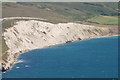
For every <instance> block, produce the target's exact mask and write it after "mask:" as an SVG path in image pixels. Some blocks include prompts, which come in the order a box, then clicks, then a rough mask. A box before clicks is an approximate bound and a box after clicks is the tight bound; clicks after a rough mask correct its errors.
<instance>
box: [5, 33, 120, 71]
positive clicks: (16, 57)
mask: <svg viewBox="0 0 120 80" xmlns="http://www.w3.org/2000/svg"><path fill="white" fill-rule="evenodd" d="M114 36H116V37H117V36H120V35H106V36H99V37H93V38H89V39H84V40H91V39H97V38H107V37H114ZM84 40H79V41H84ZM73 42H78V41H73ZM70 43H72V42H70ZM63 44H68V43H63ZM57 45H62V44H57ZM57 45H49V46H46V47H43V48H48V47H53V46H57ZM37 49H42V48H37ZM31 50H36V49H31ZM31 50H24V51H19V53H15V55H14V60H15V61H14V62H13V64H11V66H10V68H8V69H6V71H5V72H7V71H9V69H12V67H13V66H14V65H15V64H17V63H19V60H18V58H19V55H21V54H24V53H25V52H29V51H31Z"/></svg>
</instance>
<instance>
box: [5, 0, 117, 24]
mask: <svg viewBox="0 0 120 80" xmlns="http://www.w3.org/2000/svg"><path fill="white" fill-rule="evenodd" d="M117 15H118V3H117V2H116V3H115V2H109V3H108V2H105V3H100V2H99V3H93V2H92V3H83V2H71V3H70V2H66V3H61V2H59V3H58V2H53V3H52V2H51V3H47V2H46V3H40V2H39V3H33V2H32V3H31V2H24V3H22V2H19V3H3V17H18V16H27V17H40V18H45V19H47V20H48V21H49V22H53V23H59V22H81V21H86V20H87V19H91V18H93V17H96V16H117Z"/></svg>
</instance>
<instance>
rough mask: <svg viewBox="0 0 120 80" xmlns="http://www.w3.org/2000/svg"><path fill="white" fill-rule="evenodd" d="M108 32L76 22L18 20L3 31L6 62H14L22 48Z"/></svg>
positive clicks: (47, 44) (79, 38)
mask: <svg viewBox="0 0 120 80" xmlns="http://www.w3.org/2000/svg"><path fill="white" fill-rule="evenodd" d="M108 33H109V29H107V28H99V27H94V26H90V25H83V24H77V23H59V24H52V23H48V22H42V21H36V20H29V21H19V22H17V23H16V25H14V26H13V27H11V28H8V29H6V32H4V33H3V35H4V39H5V41H6V44H7V46H8V48H9V50H8V53H9V57H8V63H7V64H6V68H7V67H10V64H12V63H13V62H15V58H14V56H15V54H16V53H19V52H20V51H24V50H32V49H37V48H43V47H46V46H51V45H56V44H63V43H67V42H69V41H70V42H73V41H79V40H84V39H89V38H96V37H101V36H105V35H107V34H108Z"/></svg>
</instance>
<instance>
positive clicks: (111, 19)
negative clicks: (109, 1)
mask: <svg viewBox="0 0 120 80" xmlns="http://www.w3.org/2000/svg"><path fill="white" fill-rule="evenodd" d="M86 21H89V22H91V23H96V24H100V25H118V16H96V17H94V18H91V19H88V20H86Z"/></svg>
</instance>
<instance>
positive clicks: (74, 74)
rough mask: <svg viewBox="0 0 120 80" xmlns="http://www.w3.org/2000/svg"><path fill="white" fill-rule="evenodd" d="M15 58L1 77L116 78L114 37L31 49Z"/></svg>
mask: <svg viewBox="0 0 120 80" xmlns="http://www.w3.org/2000/svg"><path fill="white" fill-rule="evenodd" d="M18 60H19V63H17V64H15V65H14V66H13V68H12V69H11V70H9V71H8V72H6V73H4V74H3V75H2V77H3V78H118V37H106V38H96V39H90V40H83V41H78V42H73V43H68V44H62V45H57V46H53V47H48V48H42V49H36V50H31V51H29V52H26V53H24V54H21V55H20V56H19V57H18Z"/></svg>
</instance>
